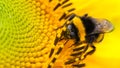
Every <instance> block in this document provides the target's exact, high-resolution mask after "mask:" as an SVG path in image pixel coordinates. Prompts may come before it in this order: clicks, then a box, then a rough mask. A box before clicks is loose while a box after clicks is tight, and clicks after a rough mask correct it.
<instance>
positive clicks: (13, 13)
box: [0, 0, 120, 68]
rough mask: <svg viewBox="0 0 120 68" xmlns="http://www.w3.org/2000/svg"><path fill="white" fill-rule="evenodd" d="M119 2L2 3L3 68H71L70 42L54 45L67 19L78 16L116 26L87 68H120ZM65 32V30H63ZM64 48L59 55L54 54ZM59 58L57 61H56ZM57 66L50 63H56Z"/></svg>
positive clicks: (0, 45)
mask: <svg viewBox="0 0 120 68" xmlns="http://www.w3.org/2000/svg"><path fill="white" fill-rule="evenodd" d="M119 3H120V1H119V0H114V1H112V0H111V1H108V0H105V1H100V0H89V1H87V0H0V68H47V67H48V66H49V65H50V66H53V67H54V68H63V67H65V68H66V67H67V68H70V67H71V66H70V65H68V66H67V65H64V63H65V62H66V59H68V58H69V57H70V56H69V54H70V53H71V49H72V47H71V48H69V44H71V43H73V42H74V41H73V40H70V41H69V42H68V43H67V44H66V45H67V46H65V47H64V44H63V43H64V42H65V40H62V41H61V42H59V43H58V44H57V45H56V46H55V45H54V43H55V39H56V35H58V36H60V33H61V29H58V30H57V31H56V30H55V29H56V28H58V27H60V26H62V25H63V24H64V23H65V21H66V19H67V18H68V17H69V16H70V15H71V14H72V13H75V14H77V15H79V16H82V15H84V14H86V13H87V14H89V16H92V17H97V18H106V19H108V20H110V21H111V22H112V23H113V25H114V26H115V30H114V31H113V32H112V33H108V34H106V36H105V39H104V41H103V42H101V43H99V44H96V45H95V46H96V47H97V50H96V52H95V53H94V54H93V55H91V56H88V57H87V58H86V59H85V60H83V61H80V62H84V63H86V64H87V65H86V68H106V67H109V68H119V67H120V66H119V61H120V58H119V57H120V55H119V48H120V46H119V36H118V35H119V30H118V29H119V27H118V26H119V25H120V24H119V23H118V22H119V19H118V18H119V16H120V14H119V12H120V11H119V9H120V8H119ZM63 29H65V28H63ZM60 48H63V50H62V51H61V53H60V54H58V55H56V54H55V53H53V54H52V55H51V57H49V56H50V51H51V49H54V52H57V51H58V50H60ZM55 58H56V59H55ZM55 60H56V62H55V63H51V61H52V62H54V61H55ZM76 60H77V59H76Z"/></svg>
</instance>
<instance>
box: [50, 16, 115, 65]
mask: <svg viewBox="0 0 120 68" xmlns="http://www.w3.org/2000/svg"><path fill="white" fill-rule="evenodd" d="M63 27H66V29H65V30H62V32H61V36H60V37H56V39H55V41H54V45H57V43H58V42H59V41H61V40H63V39H65V40H67V41H68V40H70V39H72V40H74V44H72V45H75V48H74V49H73V51H74V52H77V51H79V52H77V53H72V54H71V56H79V60H83V59H85V58H86V56H87V55H91V54H93V53H94V52H95V50H96V47H95V46H94V43H98V42H101V41H102V40H103V38H104V34H105V33H108V32H111V31H112V30H113V29H114V27H113V25H112V24H111V23H110V22H109V21H108V20H107V19H97V18H93V17H91V16H88V14H85V15H84V16H78V15H76V14H71V15H70V16H69V17H68V19H67V20H66V22H65V23H64V24H63V26H61V27H58V28H57V29H60V28H63ZM82 43H86V46H82V47H79V46H80V45H81V44H82ZM88 47H91V48H92V50H90V51H89V52H87V53H86V51H87V49H88ZM82 49H83V50H82ZM61 50H62V48H60V49H58V53H57V54H59V53H60V51H61ZM81 50H82V51H81ZM53 52H54V49H53V50H51V53H50V55H49V57H51V56H52V53H53ZM83 53H85V54H84V57H83V58H81V55H82V54H83ZM74 62H75V60H74V59H72V61H71V60H69V61H67V62H65V65H67V64H71V63H74ZM73 66H74V67H82V66H84V64H74V65H73Z"/></svg>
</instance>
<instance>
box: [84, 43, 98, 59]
mask: <svg viewBox="0 0 120 68" xmlns="http://www.w3.org/2000/svg"><path fill="white" fill-rule="evenodd" d="M90 46H91V47H92V50H91V51H89V52H87V53H86V54H85V55H84V58H83V59H85V58H86V57H87V55H92V54H93V53H94V52H95V50H96V47H95V46H94V45H93V44H91V45H90Z"/></svg>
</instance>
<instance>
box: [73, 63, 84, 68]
mask: <svg viewBox="0 0 120 68" xmlns="http://www.w3.org/2000/svg"><path fill="white" fill-rule="evenodd" d="M72 66H73V67H77V68H81V67H85V63H82V64H73V65H72Z"/></svg>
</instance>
